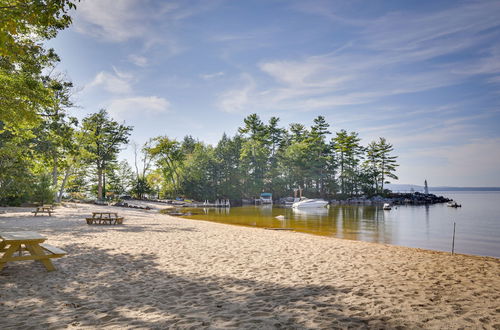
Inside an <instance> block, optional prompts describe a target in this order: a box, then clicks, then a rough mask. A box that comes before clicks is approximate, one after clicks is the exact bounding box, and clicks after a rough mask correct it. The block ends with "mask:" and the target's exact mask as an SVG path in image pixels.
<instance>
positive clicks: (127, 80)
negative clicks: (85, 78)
mask: <svg viewBox="0 0 500 330" xmlns="http://www.w3.org/2000/svg"><path fill="white" fill-rule="evenodd" d="M131 80H132V76H130V75H129V74H126V73H123V72H119V71H118V70H116V69H114V73H110V72H106V71H101V72H99V73H97V75H96V76H95V78H94V80H92V82H90V83H89V84H87V85H86V86H85V88H95V87H102V88H104V90H106V91H107V92H110V93H113V94H127V93H130V92H131V91H132V86H131Z"/></svg>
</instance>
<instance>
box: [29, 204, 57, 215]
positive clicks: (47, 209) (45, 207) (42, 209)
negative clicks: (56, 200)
mask: <svg viewBox="0 0 500 330" xmlns="http://www.w3.org/2000/svg"><path fill="white" fill-rule="evenodd" d="M53 212H54V206H52V205H43V206H37V208H36V210H35V211H33V212H32V213H35V217H36V216H37V214H38V213H48V214H49V217H50V216H51V215H52V213H53Z"/></svg>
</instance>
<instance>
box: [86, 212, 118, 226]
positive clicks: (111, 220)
mask: <svg viewBox="0 0 500 330" xmlns="http://www.w3.org/2000/svg"><path fill="white" fill-rule="evenodd" d="M86 220H87V224H88V225H92V224H95V225H118V224H120V225H121V224H122V223H123V217H119V216H118V213H116V212H92V218H86Z"/></svg>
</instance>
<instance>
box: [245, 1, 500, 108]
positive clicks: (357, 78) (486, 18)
mask: <svg viewBox="0 0 500 330" xmlns="http://www.w3.org/2000/svg"><path fill="white" fill-rule="evenodd" d="M346 7H349V6H348V5H344V6H343V5H337V4H335V5H332V9H328V4H327V3H324V2H322V3H321V6H320V7H318V6H316V7H315V5H314V4H312V5H311V6H309V5H307V6H305V5H304V6H301V8H300V9H301V10H302V11H306V12H308V13H314V14H319V15H322V16H326V17H328V19H331V20H334V21H335V22H336V23H340V24H347V25H350V26H351V27H352V26H355V27H356V29H357V30H358V31H361V32H360V33H359V34H358V38H357V39H356V38H352V39H351V42H350V43H349V44H347V45H346V46H343V47H340V48H338V49H336V50H335V51H333V52H331V53H326V54H321V55H316V56H309V57H305V58H302V59H297V60H290V59H276V60H267V61H265V62H261V63H259V64H258V67H259V68H260V70H261V71H262V72H264V73H266V74H267V75H269V76H270V77H272V78H273V79H274V80H275V84H274V85H273V84H267V86H266V87H261V88H260V89H259V90H258V91H256V93H255V95H256V96H258V97H260V99H258V100H254V102H256V103H259V104H265V105H266V106H267V107H268V108H270V109H289V110H314V109H323V108H338V107H341V106H346V105H356V104H368V103H373V102H376V101H379V100H380V99H381V98H383V97H387V96H394V95H401V94H408V93H415V92H422V91H427V90H432V89H436V88H440V87H446V86H451V85H454V84H460V83H462V82H464V81H466V80H467V79H468V78H470V77H472V76H475V75H481V74H489V75H491V74H493V73H496V72H500V66H499V63H500V61H499V59H500V57H499V54H500V51H498V50H497V49H495V48H493V47H492V48H491V49H489V50H488V51H485V50H484V47H485V46H484V45H490V44H492V43H493V44H495V42H496V40H498V39H497V38H498V32H496V31H497V30H495V29H496V28H498V27H500V21H499V20H498V19H497V18H498V16H499V15H500V6H499V5H498V2H495V1H490V2H475V1H474V2H469V3H465V4H461V5H460V6H454V7H452V8H451V9H447V10H443V11H439V12H434V13H430V14H429V13H415V12H393V13H390V14H388V15H385V16H383V17H380V18H377V19H366V20H359V19H357V20H350V19H348V18H347V19H341V11H342V10H343V9H345V8H346ZM319 8H321V10H319ZM465 50H467V51H469V50H470V51H474V52H475V53H476V54H475V55H474V56H467V57H455V58H454V59H453V60H452V61H447V64H437V63H433V62H432V60H433V59H435V58H438V57H440V56H447V55H453V54H457V53H459V52H462V51H465ZM430 60H431V61H430ZM440 63H443V62H442V61H441V62H440ZM486 79H488V78H486ZM489 79H490V80H489V81H490V82H495V81H496V79H495V78H493V77H489Z"/></svg>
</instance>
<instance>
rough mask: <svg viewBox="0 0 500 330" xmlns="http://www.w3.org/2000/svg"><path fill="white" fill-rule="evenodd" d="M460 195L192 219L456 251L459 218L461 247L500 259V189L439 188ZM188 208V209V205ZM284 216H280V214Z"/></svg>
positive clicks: (241, 210)
mask: <svg viewBox="0 0 500 330" xmlns="http://www.w3.org/2000/svg"><path fill="white" fill-rule="evenodd" d="M433 193H434V194H436V195H442V196H445V197H448V198H452V199H454V200H456V201H457V202H458V203H459V204H462V207H461V208H452V207H447V206H446V204H435V205H428V206H397V207H393V209H392V210H390V211H384V210H382V207H381V206H352V205H340V206H330V208H328V209H327V208H325V209H310V210H305V209H304V210H296V209H291V208H280V207H272V206H243V207H232V208H230V209H213V208H207V209H192V210H191V211H193V212H195V213H196V214H195V215H192V216H186V218H190V219H199V220H208V221H215V222H221V223H228V224H235V225H243V226H254V227H271V228H293V229H294V230H295V231H299V232H304V233H310V234H315V235H322V236H331V237H337V238H344V239H352V240H360V241H368V242H377V243H387V244H393V245H401V246H409V247H416V248H424V249H431V250H438V251H451V246H452V236H453V223H454V222H455V223H456V233H455V252H456V253H465V254H475V255H481V256H492V257H497V258H500V192H498V191H497V192H470V191H468V192H456V191H454V192H433ZM183 211H184V210H183ZM280 215H281V216H284V220H278V219H276V218H275V217H276V216H280Z"/></svg>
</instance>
